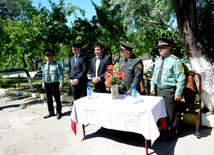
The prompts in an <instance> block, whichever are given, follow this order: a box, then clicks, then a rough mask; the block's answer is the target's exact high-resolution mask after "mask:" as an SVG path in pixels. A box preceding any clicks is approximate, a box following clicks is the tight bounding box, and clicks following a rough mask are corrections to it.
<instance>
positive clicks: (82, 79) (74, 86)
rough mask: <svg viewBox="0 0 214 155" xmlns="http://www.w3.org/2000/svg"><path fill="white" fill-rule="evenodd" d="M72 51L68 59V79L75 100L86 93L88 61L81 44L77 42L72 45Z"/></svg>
mask: <svg viewBox="0 0 214 155" xmlns="http://www.w3.org/2000/svg"><path fill="white" fill-rule="evenodd" d="M72 52H73V54H74V56H73V57H71V58H70V59H69V64H68V79H69V81H70V83H71V90H72V93H73V97H74V100H77V99H79V98H81V97H84V96H86V95H87V93H86V88H87V83H88V77H87V72H88V68H89V61H88V58H87V57H86V56H85V55H84V54H83V53H82V52H81V46H80V45H79V44H73V45H72Z"/></svg>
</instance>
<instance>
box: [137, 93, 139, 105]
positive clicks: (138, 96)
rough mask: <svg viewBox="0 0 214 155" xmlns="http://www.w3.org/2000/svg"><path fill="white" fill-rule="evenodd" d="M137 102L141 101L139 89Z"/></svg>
mask: <svg viewBox="0 0 214 155" xmlns="http://www.w3.org/2000/svg"><path fill="white" fill-rule="evenodd" d="M137 103H140V93H139V92H138V91H137Z"/></svg>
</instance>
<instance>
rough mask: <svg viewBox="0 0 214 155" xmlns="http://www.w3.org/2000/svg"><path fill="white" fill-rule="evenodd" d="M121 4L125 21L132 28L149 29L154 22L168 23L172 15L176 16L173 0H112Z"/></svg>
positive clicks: (116, 3)
mask: <svg viewBox="0 0 214 155" xmlns="http://www.w3.org/2000/svg"><path fill="white" fill-rule="evenodd" d="M110 3H111V4H113V6H112V8H114V7H115V5H118V4H119V5H120V6H121V7H122V8H123V9H122V14H123V15H124V17H125V23H126V24H128V25H129V28H130V29H132V30H138V31H145V30H146V31H147V30H148V31H149V30H150V28H151V27H153V26H154V24H159V25H168V23H169V22H173V21H170V19H171V17H172V16H173V17H174V16H175V11H174V3H173V1H171V0H161V1H156V0H111V2H110Z"/></svg>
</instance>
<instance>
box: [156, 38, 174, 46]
mask: <svg viewBox="0 0 214 155" xmlns="http://www.w3.org/2000/svg"><path fill="white" fill-rule="evenodd" d="M156 43H157V45H158V48H159V47H162V46H171V45H172V44H174V41H173V40H171V39H168V38H165V37H158V38H157V39H156Z"/></svg>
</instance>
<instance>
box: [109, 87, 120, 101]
mask: <svg viewBox="0 0 214 155" xmlns="http://www.w3.org/2000/svg"><path fill="white" fill-rule="evenodd" d="M118 89H119V87H118V86H114V85H113V86H111V95H112V99H117V96H118Z"/></svg>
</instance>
